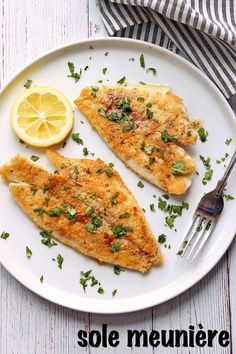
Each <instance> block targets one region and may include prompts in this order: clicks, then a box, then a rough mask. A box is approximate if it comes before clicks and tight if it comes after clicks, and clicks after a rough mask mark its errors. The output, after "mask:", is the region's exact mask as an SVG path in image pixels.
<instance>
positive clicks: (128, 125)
mask: <svg viewBox="0 0 236 354" xmlns="http://www.w3.org/2000/svg"><path fill="white" fill-rule="evenodd" d="M135 127H136V124H135V123H134V122H130V123H128V124H127V125H125V126H124V127H123V128H122V132H124V133H126V132H129V131H130V130H132V129H134V128H135Z"/></svg>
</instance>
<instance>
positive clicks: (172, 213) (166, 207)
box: [158, 194, 189, 229]
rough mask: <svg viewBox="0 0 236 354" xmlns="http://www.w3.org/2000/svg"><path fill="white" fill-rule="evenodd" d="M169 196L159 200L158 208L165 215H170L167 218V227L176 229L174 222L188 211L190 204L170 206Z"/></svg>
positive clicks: (163, 196) (183, 203)
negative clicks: (184, 211)
mask: <svg viewBox="0 0 236 354" xmlns="http://www.w3.org/2000/svg"><path fill="white" fill-rule="evenodd" d="M162 198H163V199H162ZM168 199H169V197H168V195H166V194H164V195H162V197H159V198H158V208H159V209H160V210H161V211H163V212H164V213H166V214H168V216H166V218H165V222H166V226H168V227H169V228H171V229H172V228H173V227H174V221H175V219H176V218H177V217H178V216H182V213H183V210H184V209H186V210H188V208H189V204H188V203H187V202H182V204H180V205H176V204H168V203H167V200H168Z"/></svg>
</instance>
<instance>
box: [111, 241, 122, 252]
mask: <svg viewBox="0 0 236 354" xmlns="http://www.w3.org/2000/svg"><path fill="white" fill-rule="evenodd" d="M120 249H121V243H120V242H117V243H115V244H114V246H112V248H111V249H110V251H111V252H112V253H116V252H119V251H120Z"/></svg>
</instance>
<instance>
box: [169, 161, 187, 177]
mask: <svg viewBox="0 0 236 354" xmlns="http://www.w3.org/2000/svg"><path fill="white" fill-rule="evenodd" d="M184 172H185V165H184V163H183V161H181V160H177V161H175V162H174V163H173V165H172V174H173V175H174V176H181V175H182V174H183V173H184Z"/></svg>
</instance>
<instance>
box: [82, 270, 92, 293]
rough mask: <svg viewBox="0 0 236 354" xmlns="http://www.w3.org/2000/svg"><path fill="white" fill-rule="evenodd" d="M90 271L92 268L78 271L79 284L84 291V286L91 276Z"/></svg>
mask: <svg viewBox="0 0 236 354" xmlns="http://www.w3.org/2000/svg"><path fill="white" fill-rule="evenodd" d="M91 272H92V269H90V270H88V271H87V272H80V276H81V278H80V284H81V285H82V286H83V289H84V291H85V289H86V287H87V286H88V285H87V283H88V281H89V280H90V279H91V278H92V277H91V276H90V274H91Z"/></svg>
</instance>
